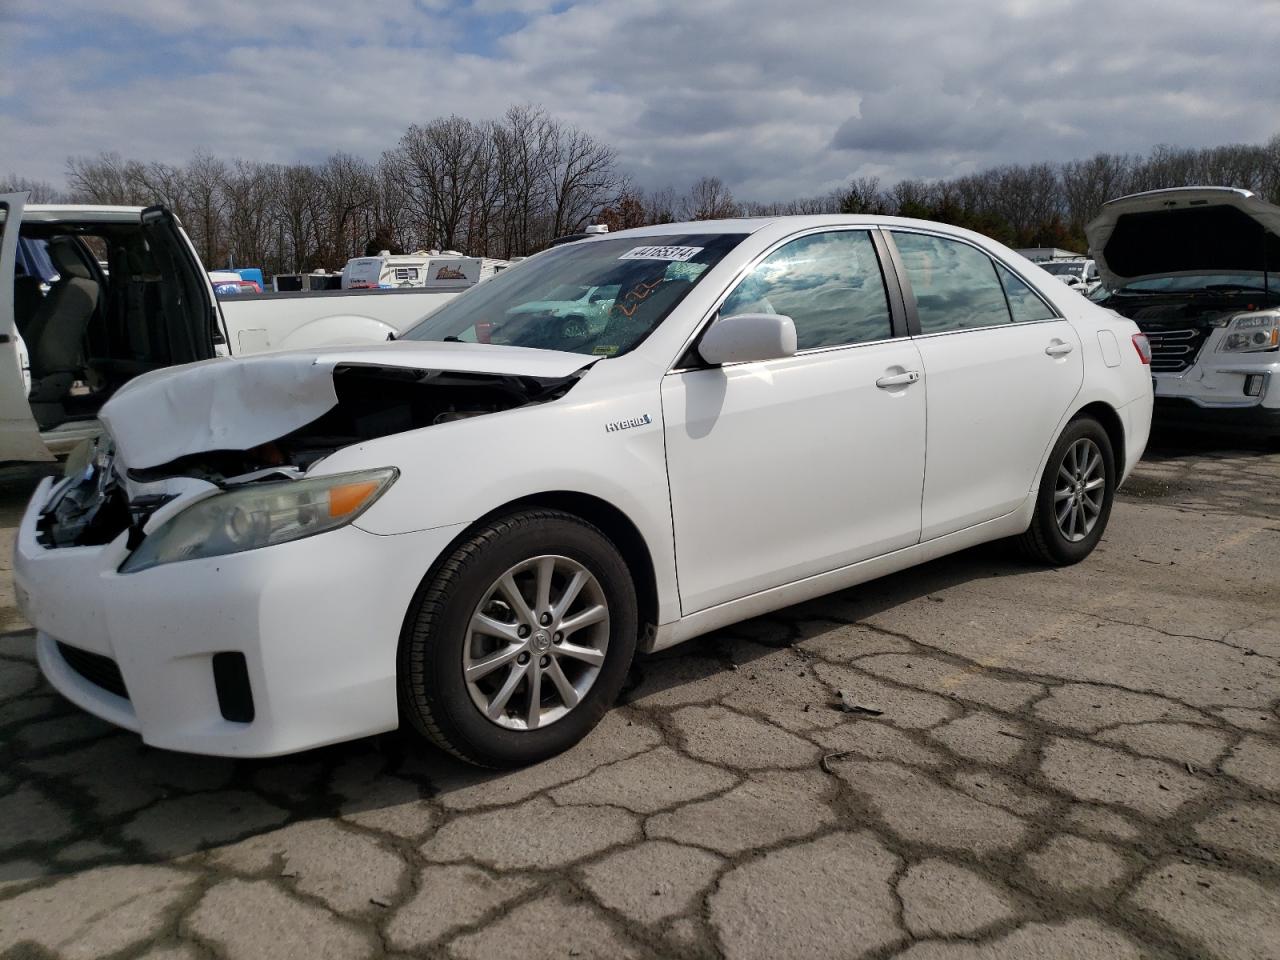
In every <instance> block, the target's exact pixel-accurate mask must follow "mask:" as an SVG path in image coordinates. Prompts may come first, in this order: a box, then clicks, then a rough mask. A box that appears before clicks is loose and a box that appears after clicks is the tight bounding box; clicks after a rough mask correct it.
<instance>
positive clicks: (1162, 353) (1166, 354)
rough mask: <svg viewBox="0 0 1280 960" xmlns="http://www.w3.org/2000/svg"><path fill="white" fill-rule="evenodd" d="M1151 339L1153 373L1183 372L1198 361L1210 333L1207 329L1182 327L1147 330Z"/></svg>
mask: <svg viewBox="0 0 1280 960" xmlns="http://www.w3.org/2000/svg"><path fill="white" fill-rule="evenodd" d="M1143 332H1144V333H1146V335H1147V339H1148V340H1150V341H1151V370H1152V372H1153V373H1181V372H1182V371H1183V370H1186V369H1187V368H1188V367H1190V366H1191V365H1192V364H1193V363H1195V362H1196V356H1197V355H1198V354H1199V353H1200V348H1201V347H1202V346H1204V341H1205V338H1206V337H1207V336H1208V335H1209V331H1208V330H1207V329H1201V328H1199V327H1180V328H1178V329H1176V330H1145V331H1143Z"/></svg>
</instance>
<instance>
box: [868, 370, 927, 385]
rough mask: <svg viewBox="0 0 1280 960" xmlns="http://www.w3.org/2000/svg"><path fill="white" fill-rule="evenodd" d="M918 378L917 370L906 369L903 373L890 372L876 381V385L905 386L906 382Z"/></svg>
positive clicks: (918, 372) (914, 380) (912, 381)
mask: <svg viewBox="0 0 1280 960" xmlns="http://www.w3.org/2000/svg"><path fill="white" fill-rule="evenodd" d="M919 379H920V371H919V370H907V371H906V372H904V373H891V374H888V375H886V376H883V377H881V378H880V379H879V380H877V381H876V386H877V387H880V388H882V389H885V388H888V387H905V386H906V385H907V384H909V383H915V382H916V381H917V380H919Z"/></svg>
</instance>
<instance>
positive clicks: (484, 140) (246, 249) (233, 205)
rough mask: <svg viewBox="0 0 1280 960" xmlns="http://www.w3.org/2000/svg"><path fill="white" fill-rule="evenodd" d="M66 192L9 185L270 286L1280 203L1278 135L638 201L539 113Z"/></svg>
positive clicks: (1066, 225) (565, 127) (1008, 236)
mask: <svg viewBox="0 0 1280 960" xmlns="http://www.w3.org/2000/svg"><path fill="white" fill-rule="evenodd" d="M67 183H68V187H67V188H66V189H58V188H55V187H53V186H52V185H50V184H49V183H46V182H40V181H37V182H33V181H30V180H24V179H21V178H17V177H8V178H5V177H2V176H0V192H7V191H10V190H26V191H29V192H30V193H31V195H32V202H52V201H74V202H81V203H99V204H128V205H149V204H155V203H163V204H164V205H165V206H167V207H169V208H170V209H171V210H173V211H174V212H175V213H177V215H178V216H179V217H180V218H181V220H182V221H183V223H184V224H185V225H186V227H187V230H188V233H190V235H191V237H192V240H193V242H194V243H195V244H196V247H197V249H198V251H199V252H200V255H201V257H202V259H203V260H204V262H205V264H206V265H207V266H209V267H211V268H212V267H220V266H228V265H234V266H261V267H262V268H263V269H264V270H265V271H266V272H268V273H269V274H270V273H293V272H299V271H309V270H313V269H328V270H335V269H339V268H341V266H342V264H344V263H345V262H346V261H347V260H348V259H349V258H350V257H353V256H359V255H361V254H365V253H374V252H377V251H379V250H383V249H386V250H391V251H393V252H401V251H405V252H407V251H412V250H416V249H424V248H437V249H442V250H443V249H452V250H460V251H462V252H465V253H468V254H470V255H473V256H493V257H501V258H504V259H505V258H510V257H514V256H520V255H526V254H529V253H533V252H535V251H537V250H539V249H542V248H543V247H545V246H546V245H547V244H548V243H549V242H550V241H551V240H552V239H553V238H555V237H557V236H562V235H564V234H567V233H574V232H577V231H580V230H581V229H582V228H583V227H585V226H586V225H588V224H590V223H596V222H603V223H607V224H608V225H609V227H610V229H611V230H619V229H625V228H628V227H636V226H644V225H647V224H654V223H670V222H673V221H678V220H707V219H716V218H721V217H733V216H770V215H779V214H815V213H875V214H890V215H896V216H906V217H920V218H924V219H930V220H940V221H943V222H946V223H951V224H955V225H958V226H963V227H968V228H970V229H973V230H977V231H979V232H981V233H985V234H987V235H989V236H991V237H994V238H995V239H997V240H1000V241H1002V242H1004V243H1006V244H1009V245H1011V246H1015V247H1027V246H1058V247H1066V248H1069V249H1075V250H1080V251H1083V250H1084V249H1085V243H1086V242H1085V239H1084V226H1085V224H1087V223H1088V222H1089V220H1090V219H1092V218H1093V217H1094V216H1095V215H1096V214H1097V212H1098V209H1099V207H1101V205H1102V204H1103V202H1105V201H1106V200H1109V199H1111V198H1113V197H1117V196H1122V195H1124V194H1126V193H1135V192H1138V191H1141V190H1153V189H1158V188H1163V187H1175V186H1188V185H1195V184H1206V185H1221V186H1234V187H1245V188H1247V189H1250V190H1253V191H1255V192H1256V193H1259V194H1260V195H1262V196H1264V197H1266V198H1268V199H1270V200H1271V201H1272V202H1277V203H1280V134H1278V135H1277V136H1275V137H1273V138H1272V139H1271V140H1270V141H1269V142H1268V143H1266V144H1231V145H1225V146H1218V147H1209V148H1179V147H1171V146H1158V147H1156V148H1154V149H1153V150H1152V151H1150V152H1149V153H1147V154H1116V153H1099V154H1096V155H1094V156H1092V157H1089V158H1087V159H1078V160H1068V161H1065V162H1057V163H1050V162H1044V163H1033V164H1008V165H1003V166H998V167H992V168H989V169H985V170H981V171H979V172H976V173H970V174H965V175H963V176H955V177H949V178H944V179H936V180H925V179H915V178H908V179H902V180H898V181H897V182H895V183H892V184H890V185H882V184H881V182H880V181H879V180H878V179H876V178H874V177H858V178H854V179H852V180H850V181H849V182H848V183H846V184H845V185H844V186H843V187H841V188H839V189H836V190H833V191H830V192H829V193H825V194H822V195H818V196H810V197H801V198H793V199H788V200H781V201H778V202H772V203H761V202H740V201H738V200H736V199H735V198H734V196H733V194H732V192H731V191H730V189H729V187H728V186H727V185H726V184H725V183H724V182H723V181H722V180H721V179H720V178H719V177H716V176H714V175H708V176H704V177H702V178H700V179H699V180H697V181H696V182H695V183H693V184H692V185H691V186H689V187H688V188H687V189H686V190H684V191H683V192H678V191H677V190H676V189H675V188H673V187H670V186H668V187H664V188H661V189H656V190H643V189H640V188H638V187H636V186H635V185H634V184H633V183H632V182H631V181H630V179H629V178H628V177H627V175H626V174H625V172H624V171H623V169H622V167H621V164H620V162H619V158H618V155H617V152H616V151H615V150H614V149H613V148H612V147H611V146H609V145H608V144H605V143H603V142H601V141H600V140H598V139H597V138H595V137H594V136H592V135H591V134H590V133H588V132H586V131H583V130H581V129H579V128H577V127H574V126H572V125H570V124H566V123H564V122H562V121H559V120H557V119H556V118H554V117H552V116H551V115H549V114H548V113H547V112H546V111H545V110H543V109H541V108H540V107H537V106H532V105H519V106H513V107H511V108H509V109H508V110H507V111H506V113H505V114H504V115H503V116H502V117H501V118H500V119H498V120H487V121H479V122H477V121H472V120H469V119H466V118H464V117H458V116H450V117H440V118H437V119H434V120H431V121H429V122H427V123H424V124H414V125H412V126H410V127H409V128H408V129H407V130H406V131H405V132H404V134H403V135H402V136H401V137H400V139H399V141H398V142H397V143H396V144H395V145H394V146H393V147H391V148H390V149H388V150H386V151H385V152H384V153H383V154H382V155H381V156H380V157H379V158H378V159H377V160H376V161H369V160H366V159H363V158H361V157H357V156H353V155H351V154H348V153H336V154H334V155H332V156H330V157H328V158H327V159H326V160H324V161H322V162H319V163H311V164H306V163H298V164H274V163H262V162H259V161H255V160H245V159H223V158H219V157H216V156H213V155H211V154H207V153H203V152H199V153H196V154H195V155H194V156H193V157H192V158H191V159H190V160H189V161H188V162H187V163H185V164H181V165H174V164H167V163H160V162H146V161H141V160H133V159H125V158H122V157H120V156H119V155H117V154H113V153H100V154H98V155H96V156H91V157H73V158H71V159H69V160H68V162H67Z"/></svg>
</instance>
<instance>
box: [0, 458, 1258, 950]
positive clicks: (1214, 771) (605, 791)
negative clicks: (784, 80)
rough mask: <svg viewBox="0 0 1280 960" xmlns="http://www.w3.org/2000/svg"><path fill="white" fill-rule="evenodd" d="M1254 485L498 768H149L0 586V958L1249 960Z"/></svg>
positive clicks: (916, 600) (1130, 501)
mask: <svg viewBox="0 0 1280 960" xmlns="http://www.w3.org/2000/svg"><path fill="white" fill-rule="evenodd" d="M33 483H34V481H33V479H32V472H31V471H25V472H23V471H16V472H15V471H12V470H10V472H8V473H5V474H4V475H3V476H2V477H0V523H2V524H3V525H4V528H5V530H4V535H5V536H7V537H9V538H11V537H12V527H13V525H14V524H15V523H16V521H17V518H18V516H19V512H20V510H21V507H22V503H23V501H24V499H25V497H26V496H27V495H28V493H29V491H30V489H31V487H32V485H33ZM1278 490H1280V454H1277V453H1267V452H1265V451H1263V450H1260V449H1259V450H1240V449H1222V448H1219V447H1215V446H1213V445H1205V444H1200V445H1195V446H1191V447H1171V446H1167V445H1166V446H1163V447H1157V448H1156V449H1155V450H1154V451H1153V453H1152V454H1151V455H1149V457H1148V459H1147V460H1146V461H1145V462H1144V463H1143V464H1141V465H1140V467H1139V468H1138V470H1137V472H1136V474H1135V476H1134V477H1133V479H1132V480H1131V482H1130V483H1129V485H1128V486H1127V487H1126V489H1125V490H1124V491H1123V492H1122V494H1121V496H1120V498H1119V500H1118V502H1117V505H1116V509H1115V512H1114V514H1113V516H1112V520H1111V526H1110V529H1109V531H1108V533H1107V536H1106V539H1105V540H1104V541H1103V543H1102V545H1101V547H1100V548H1099V550H1098V551H1097V552H1096V553H1095V554H1094V555H1093V556H1092V557H1091V558H1090V559H1089V560H1087V561H1086V562H1085V563H1083V564H1080V565H1079V566H1076V567H1072V568H1069V569H1064V570H1045V569H1038V568H1034V567H1029V566H1026V565H1024V564H1022V563H1021V562H1019V561H1017V560H1013V559H1010V558H1009V557H1008V555H1007V554H1006V553H1005V552H1003V551H1002V550H1001V549H999V548H996V547H989V548H983V549H979V550H972V551H968V552H966V553H963V554H960V555H958V556H955V557H951V558H948V559H945V560H942V561H939V562H935V563H932V564H929V565H927V566H925V567H922V568H918V569H916V570H912V571H908V572H906V573H902V574H898V575H896V576H893V577H889V578H887V579H884V580H880V581H877V582H874V583H870V584H867V585H864V586H862V587H859V588H856V589H853V590H848V591H845V592H843V593H839V594H835V595H833V596H830V597H827V598H824V599H821V600H816V601H813V602H811V603H806V604H803V605H801V606H797V607H792V608H789V609H787V610H784V611H781V612H779V613H777V614H774V615H772V616H768V617H764V618H761V619H757V620H752V621H750V622H747V623H743V624H740V625H738V626H736V627H733V628H731V629H727V630H722V631H720V632H718V633H716V634H714V635H712V636H709V637H706V638H704V639H702V640H699V641H694V642H692V643H690V644H687V645H685V646H683V647H678V648H676V649H674V650H672V651H669V652H667V653H664V654H662V655H660V656H658V657H654V658H650V659H646V660H643V661H641V662H640V663H638V664H637V665H636V667H635V669H634V671H633V674H632V678H631V681H630V683H629V687H628V689H627V692H626V693H625V694H624V697H623V701H622V703H621V704H620V705H619V706H618V707H617V708H616V709H614V710H613V711H612V712H611V713H610V714H609V715H608V717H607V718H606V719H605V721H604V722H603V723H602V724H601V726H600V727H599V729H598V730H597V731H596V732H595V733H594V734H593V735H592V736H591V737H589V738H588V739H587V740H586V741H585V742H584V743H582V744H581V745H579V746H578V747H577V748H575V749H573V750H571V751H570V752H568V753H566V754H564V755H563V756H560V757H558V758H556V759H554V760H552V761H550V762H547V763H544V764H542V765H540V766H537V767H534V768H531V769H527V770H523V771H520V772H516V773H503V774H494V773H485V772H481V771H476V770H472V769H469V768H466V767H463V766H461V765H460V764H458V763H456V762H455V761H453V760H451V759H450V758H448V757H446V756H444V755H442V754H440V753H438V752H436V751H434V750H431V749H428V748H426V747H423V746H420V745H418V744H417V743H414V742H412V741H411V740H409V739H407V738H405V737H402V736H400V735H393V736H387V737H381V738H377V739H372V740H362V741H358V742H355V743H350V744H346V745H342V746H338V747H333V748H328V749H324V750H319V751H314V752H311V753H307V754H303V755H300V756H296V757H292V758H286V759H281V760H271V761H239V762H233V761H229V760H219V759H207V758H201V757H189V756H182V755H178V754H173V753H166V752H163V751H158V750H153V749H149V748H146V747H144V746H142V744H141V742H140V741H139V740H138V738H137V737H136V736H134V735H132V734H129V733H124V732H120V731H118V730H116V729H114V728H113V727H110V726H108V725H107V724H105V723H102V722H100V721H98V720H95V719H93V718H92V717H90V716H88V715H86V714H84V713H82V712H80V711H79V710H77V709H75V708H74V707H72V706H70V705H69V704H67V703H66V702H64V701H62V700H61V699H60V698H59V697H58V696H57V695H55V694H54V693H53V692H52V691H51V690H50V689H49V687H48V686H47V685H46V684H45V683H44V682H43V681H42V679H41V678H40V676H39V674H38V671H37V669H36V667H35V664H34V658H33V652H32V635H31V633H30V631H29V630H27V629H26V627H25V625H24V624H23V623H22V622H21V621H20V619H19V618H18V615H17V613H16V611H14V610H13V608H12V592H11V586H10V584H9V581H8V578H7V576H5V577H4V580H3V583H0V631H4V632H3V634H2V635H0V753H2V755H3V764H2V765H0V956H4V957H10V956H12V957H39V958H45V957H60V958H68V960H70V958H91V957H92V958H96V957H112V958H132V957H148V958H161V957H163V958H173V960H178V958H198V957H220V958H241V957H244V958H275V957H281V958H284V957H290V958H292V957H299V958H308V960H311V958H316V960H318V958H328V957H333V958H372V957H388V958H390V957H396V956H405V957H407V956H431V957H434V956H441V957H458V958H470V957H485V958H487V960H502V958H506V957H513V958H520V960H536V958H540V957H557V958H560V957H584V958H585V957H608V958H616V957H637V958H646V957H647V958H656V957H718V956H725V957H731V958H755V957H760V958H774V957H784V956H785V957H788V958H805V957H860V956H866V957H876V958H878V957H890V956H905V957H909V958H912V960H921V958H942V960H952V958H954V960H968V958H977V957H994V958H1011V960H1012V958H1034V957H1044V958H1057V957H1078V958H1084V957H1100V958H1103V957H1105V958H1113V957H1121V958H1123V957H1156V958H1191V957H1231V958H1237V957H1238V958H1246V957H1248V958H1261V957H1280V716H1278V713H1277V707H1278V705H1280V495H1278V493H1277V491H1278ZM0 549H3V550H4V556H5V557H6V558H7V556H8V546H7V543H0ZM6 566H7V564H6Z"/></svg>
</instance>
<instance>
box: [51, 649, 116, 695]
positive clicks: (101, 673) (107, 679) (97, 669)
mask: <svg viewBox="0 0 1280 960" xmlns="http://www.w3.org/2000/svg"><path fill="white" fill-rule="evenodd" d="M58 653H60V654H62V659H63V660H65V661H66V662H67V666H69V667H70V668H71V669H72V670H74V671H75V672H76V673H78V674H80V676H82V677H84V678H85V679H86V680H88V681H89V682H90V683H92V684H94V685H95V686H99V687H101V688H102V689H103V690H106V691H107V692H108V693H114V694H115V695H116V696H117V697H123V698H124V699H126V700H128V699H129V691H128V690H126V689H125V686H124V677H122V676H121V675H120V668H119V667H117V666H116V662H115V661H114V660H112V659H111V658H110V657H104V656H102V654H100V653H90V652H89V651H88V650H81V649H80V648H79V647H69V646H67V645H66V644H65V643H63V642H62V641H58Z"/></svg>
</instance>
